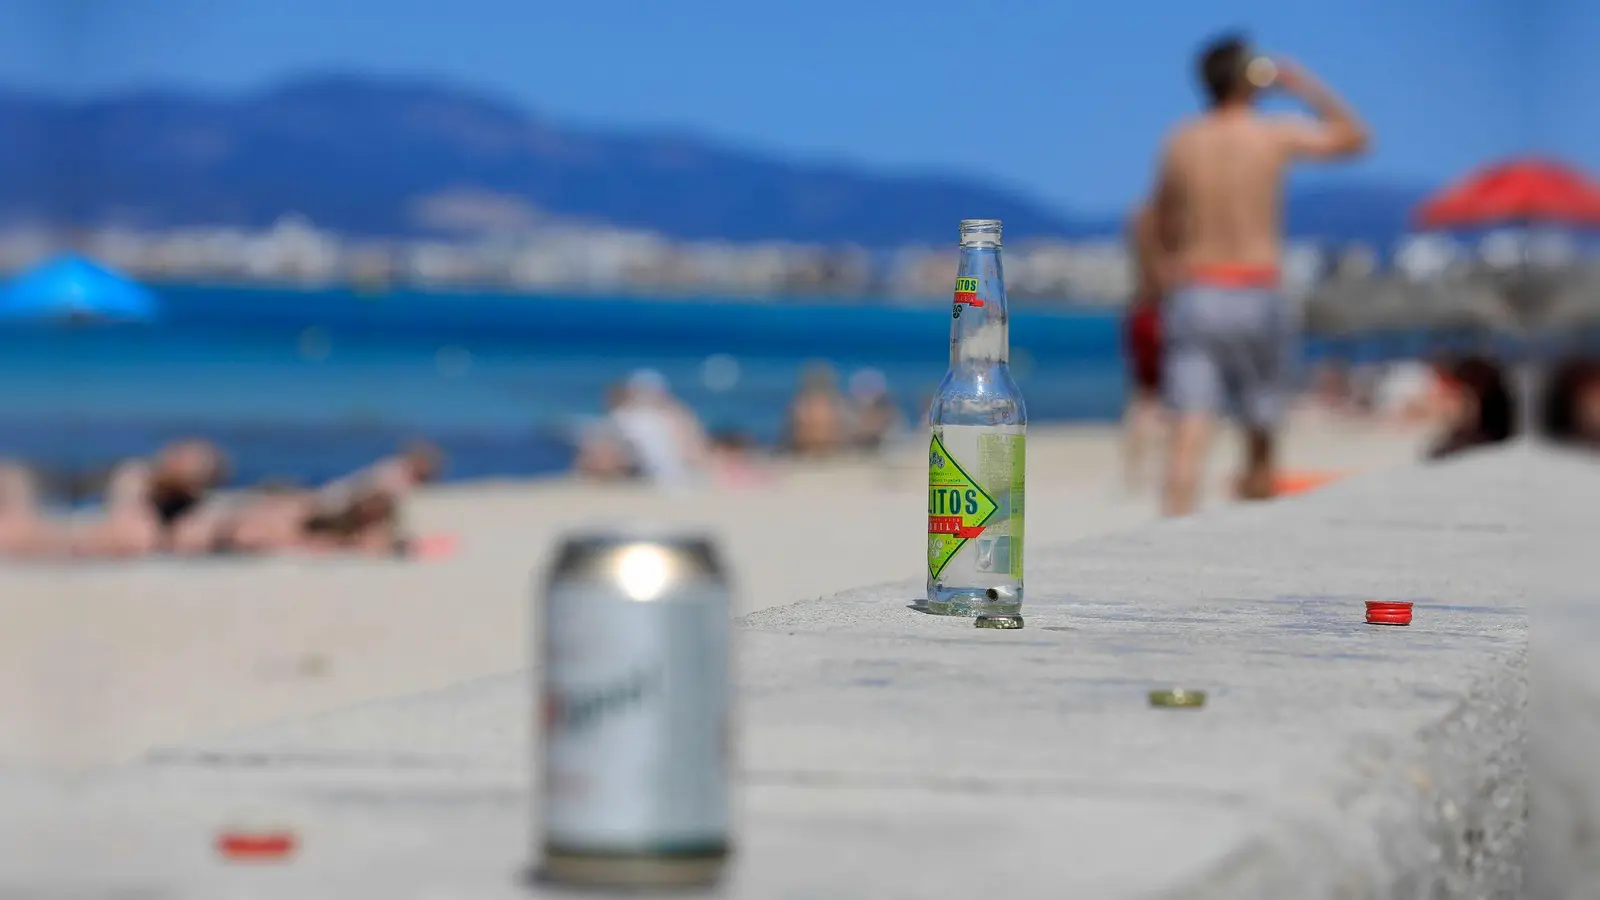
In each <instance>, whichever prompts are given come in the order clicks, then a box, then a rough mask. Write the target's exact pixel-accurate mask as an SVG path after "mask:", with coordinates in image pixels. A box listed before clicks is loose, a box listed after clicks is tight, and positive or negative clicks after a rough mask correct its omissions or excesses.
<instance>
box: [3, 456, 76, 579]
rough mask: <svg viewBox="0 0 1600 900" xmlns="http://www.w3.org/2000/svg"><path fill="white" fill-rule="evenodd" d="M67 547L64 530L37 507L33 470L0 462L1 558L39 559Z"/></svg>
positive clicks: (37, 493) (60, 551)
mask: <svg viewBox="0 0 1600 900" xmlns="http://www.w3.org/2000/svg"><path fill="white" fill-rule="evenodd" d="M66 550H67V533H66V530H65V529H63V528H61V527H59V526H57V525H54V524H52V523H51V522H50V521H48V520H47V519H46V518H45V517H44V515H43V513H42V512H41V510H40V506H39V489H38V484H37V482H35V480H34V477H33V473H32V472H30V471H28V469H27V468H26V467H25V466H22V465H19V464H17V463H10V462H0V559H39V558H45V557H51V556H57V555H61V554H63V553H65V552H66Z"/></svg>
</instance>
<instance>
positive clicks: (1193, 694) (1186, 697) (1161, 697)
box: [1150, 688, 1206, 709]
mask: <svg viewBox="0 0 1600 900" xmlns="http://www.w3.org/2000/svg"><path fill="white" fill-rule="evenodd" d="M1150 705H1151V706H1171V707H1181V708H1185V709H1199V708H1200V707H1202V706H1205V705H1206V692H1205V691H1194V690H1189V689H1188V688H1169V689H1166V690H1159V691H1151V692H1150Z"/></svg>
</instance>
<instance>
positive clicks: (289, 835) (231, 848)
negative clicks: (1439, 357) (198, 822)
mask: <svg viewBox="0 0 1600 900" xmlns="http://www.w3.org/2000/svg"><path fill="white" fill-rule="evenodd" d="M294 846H295V839H294V833H293V832H289V831H224V832H222V833H221V834H219V835H217V852H218V853H221V854H222V855H223V856H226V857H228V858H229V859H282V858H283V857H286V856H288V855H289V854H291V853H293V852H294Z"/></svg>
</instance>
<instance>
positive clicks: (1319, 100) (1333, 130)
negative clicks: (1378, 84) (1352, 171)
mask: <svg viewBox="0 0 1600 900" xmlns="http://www.w3.org/2000/svg"><path fill="white" fill-rule="evenodd" d="M1277 63H1278V80H1277V83H1278V85H1279V86H1280V87H1282V88H1283V89H1284V90H1286V91H1288V92H1289V93H1291V94H1293V95H1294V96H1296V97H1298V98H1300V100H1301V102H1303V103H1305V105H1306V106H1309V107H1311V111H1312V112H1313V113H1316V116H1317V119H1318V121H1317V122H1314V123H1312V122H1291V123H1287V124H1286V125H1285V126H1284V129H1283V136H1284V143H1285V145H1286V146H1287V149H1288V151H1289V154H1290V155H1291V156H1296V157H1303V158H1309V159H1345V158H1349V157H1352V156H1357V155H1360V154H1362V153H1365V152H1366V151H1367V148H1368V147H1369V146H1370V145H1371V143H1372V136H1371V132H1370V131H1369V130H1368V129H1367V124H1366V123H1365V122H1363V121H1361V117H1360V116H1358V115H1356V112H1355V110H1353V109H1351V108H1350V105H1349V104H1347V103H1345V102H1344V100H1343V99H1342V98H1340V97H1339V95H1338V94H1335V93H1334V92H1333V90H1332V89H1331V88H1329V87H1328V86H1327V85H1324V84H1323V83H1322V82H1320V81H1318V80H1317V79H1316V77H1315V76H1313V75H1312V74H1311V73H1309V72H1307V71H1306V70H1304V69H1302V68H1300V67H1299V66H1297V65H1295V64H1294V63H1291V62H1288V61H1285V60H1278V61H1277Z"/></svg>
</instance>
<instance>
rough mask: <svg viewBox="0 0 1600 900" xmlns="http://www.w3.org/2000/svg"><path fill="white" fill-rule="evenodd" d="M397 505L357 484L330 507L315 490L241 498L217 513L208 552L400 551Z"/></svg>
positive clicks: (402, 547) (387, 496) (403, 545)
mask: <svg viewBox="0 0 1600 900" xmlns="http://www.w3.org/2000/svg"><path fill="white" fill-rule="evenodd" d="M398 511H399V506H398V505H397V504H396V503H395V501H394V498H393V497H392V496H391V495H390V494H388V493H386V492H384V491H382V490H376V489H358V491H357V492H355V493H352V494H351V495H350V496H349V499H348V501H347V503H346V504H345V505H344V506H343V507H342V508H339V509H337V510H331V511H330V510H329V509H328V507H327V498H326V497H325V496H324V495H322V494H321V492H318V491H301V490H282V491H269V492H266V493H263V494H261V495H259V496H256V497H253V498H251V499H249V500H246V501H244V502H242V503H240V504H238V505H237V506H235V507H234V508H233V509H232V510H230V511H228V512H227V513H225V514H223V515H222V516H220V517H219V518H218V520H217V521H216V523H215V527H214V528H213V529H212V532H211V545H210V552H212V553H220V554H232V553H244V554H269V553H296V552H305V553H335V552H342V553H355V554H360V555H374V556H387V555H393V554H398V553H404V552H406V550H407V543H408V542H407V541H406V540H405V539H404V538H403V537H402V535H401V532H400V527H399V516H398Z"/></svg>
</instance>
